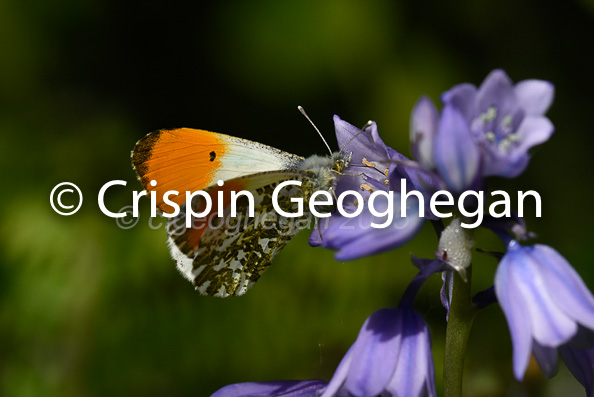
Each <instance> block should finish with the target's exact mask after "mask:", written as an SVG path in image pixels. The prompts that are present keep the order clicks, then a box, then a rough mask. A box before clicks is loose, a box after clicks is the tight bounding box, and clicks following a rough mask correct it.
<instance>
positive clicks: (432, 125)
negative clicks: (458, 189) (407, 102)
mask: <svg viewBox="0 0 594 397" xmlns="http://www.w3.org/2000/svg"><path fill="white" fill-rule="evenodd" d="M438 121H439V116H438V115H437V109H436V108H435V105H434V104H433V102H432V101H431V99H429V98H428V97H426V96H423V97H421V99H419V101H418V102H417V104H416V105H415V107H414V108H413V111H412V114H411V117H410V142H411V151H412V154H413V157H414V158H415V159H416V160H417V161H419V163H421V165H423V167H425V168H426V169H428V170H431V169H433V168H435V164H434V162H433V143H434V139H435V134H436V132H437V123H438Z"/></svg>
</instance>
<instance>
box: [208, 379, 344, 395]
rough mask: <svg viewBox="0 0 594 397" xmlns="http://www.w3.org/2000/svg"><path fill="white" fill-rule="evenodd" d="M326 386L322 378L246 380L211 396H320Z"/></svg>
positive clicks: (228, 386)
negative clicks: (274, 380) (273, 380)
mask: <svg viewBox="0 0 594 397" xmlns="http://www.w3.org/2000/svg"><path fill="white" fill-rule="evenodd" d="M325 387H326V382H324V381H321V380H304V381H277V382H246V383H235V384H232V385H227V386H225V387H223V388H222V389H219V390H217V391H216V392H215V393H214V394H212V395H211V397H318V396H319V395H320V393H321V392H322V391H323V390H324V388H325ZM337 397H347V396H346V395H343V396H341V395H337Z"/></svg>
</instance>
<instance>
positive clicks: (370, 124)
mask: <svg viewBox="0 0 594 397" xmlns="http://www.w3.org/2000/svg"><path fill="white" fill-rule="evenodd" d="M372 125H373V121H371V120H369V121H368V122H367V123H365V125H364V126H363V128H361V129H360V130H359V132H357V133H356V134H355V135H354V136H353V137H352V138H351V139H349V140H348V141H347V143H345V144H344V145H342V147H341V148H340V152H339V153H342V151H343V150H344V148H345V147H347V146H348V144H349V143H351V142H352V141H353V139H355V138H356V137H358V136H359V135H360V134H361V133H362V132H363V131H365V128H367V127H371V126H372Z"/></svg>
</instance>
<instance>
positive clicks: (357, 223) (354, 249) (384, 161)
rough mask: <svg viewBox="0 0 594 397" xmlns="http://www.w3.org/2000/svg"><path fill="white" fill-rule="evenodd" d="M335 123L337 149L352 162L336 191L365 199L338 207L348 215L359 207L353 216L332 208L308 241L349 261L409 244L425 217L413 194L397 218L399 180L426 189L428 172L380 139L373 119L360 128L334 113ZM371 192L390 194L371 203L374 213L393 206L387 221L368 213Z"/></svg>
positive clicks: (430, 181) (339, 258) (416, 188)
mask: <svg viewBox="0 0 594 397" xmlns="http://www.w3.org/2000/svg"><path fill="white" fill-rule="evenodd" d="M334 125H335V128H336V137H337V140H338V144H339V147H340V148H341V149H342V150H344V151H346V152H349V153H352V158H351V165H350V166H349V167H348V168H347V170H345V172H344V175H342V176H341V177H340V178H339V180H338V184H337V186H336V189H335V190H336V194H337V196H340V195H341V194H342V193H343V192H345V191H357V192H359V193H360V194H361V196H362V198H363V201H364V202H363V203H358V202H355V199H354V198H350V200H345V201H344V202H343V207H344V209H345V210H346V211H347V212H349V213H354V212H355V210H356V208H357V206H358V205H363V207H364V208H363V212H362V213H361V214H360V215H359V216H357V217H356V218H347V217H344V216H342V215H341V214H340V213H339V212H338V211H334V212H333V214H332V216H331V217H329V218H323V219H319V220H318V226H317V227H316V228H315V229H314V230H313V232H312V233H311V235H310V240H309V242H310V244H311V245H312V246H322V247H325V248H330V249H334V250H336V251H337V253H336V259H338V260H349V259H355V258H360V257H363V256H366V255H371V254H375V253H379V252H383V251H387V250H389V249H392V248H395V247H397V246H400V245H402V244H404V243H406V242H408V241H409V240H410V239H411V238H412V237H414V236H415V235H416V233H417V232H418V231H419V230H420V228H421V226H422V225H423V223H424V218H423V217H420V216H419V211H418V208H417V207H418V201H417V200H416V198H414V197H413V198H411V199H410V200H409V201H408V202H410V203H411V204H410V205H411V207H410V208H407V214H406V215H407V216H406V218H403V217H401V216H400V209H399V208H400V195H399V194H398V191H399V190H400V183H401V182H400V181H401V179H405V180H406V183H407V189H408V190H413V189H415V190H420V189H430V188H431V186H432V184H433V183H434V181H433V180H432V178H431V176H430V175H425V174H427V173H426V172H425V171H423V170H422V169H421V168H419V167H418V166H411V164H413V162H411V161H410V160H408V159H407V158H406V157H404V156H403V155H402V154H400V153H398V152H396V151H395V150H394V149H392V148H390V147H388V146H387V145H386V144H385V143H384V142H383V141H382V139H381V138H380V136H379V134H378V131H377V125H376V124H375V123H372V124H371V125H370V126H368V127H366V128H365V129H364V130H363V131H361V130H360V129H359V128H357V127H355V126H353V125H351V124H349V123H347V122H346V121H343V120H341V119H340V118H339V117H338V116H334ZM413 182H415V183H416V186H415V185H414V184H413ZM373 191H383V192H386V193H387V192H389V191H391V192H392V194H393V196H392V201H391V202H390V201H389V199H388V198H387V197H384V196H379V197H378V198H377V199H376V200H375V203H374V207H375V209H376V211H377V212H379V213H383V212H384V211H386V210H387V209H388V208H389V206H392V208H393V209H394V217H393V219H392V221H391V222H390V220H389V219H388V217H387V216H376V215H374V214H373V213H372V212H371V211H370V209H369V206H368V205H367V204H368V199H369V197H370V195H371V193H372V192H373ZM426 201H427V202H428V200H426ZM415 204H417V206H416V207H415ZM386 222H388V223H386ZM372 223H374V224H376V225H383V224H384V223H386V224H387V225H388V226H387V227H382V228H375V227H372V226H371V224H372Z"/></svg>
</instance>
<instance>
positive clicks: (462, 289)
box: [443, 266, 477, 397]
mask: <svg viewBox="0 0 594 397" xmlns="http://www.w3.org/2000/svg"><path fill="white" fill-rule="evenodd" d="M453 273H454V275H453V286H452V298H451V303H450V312H449V318H448V325H447V328H446V341H445V354H444V366H443V390H444V396H445V397H461V396H462V380H463V374H464V356H465V354H466V345H467V342H468V335H469V334H470V329H471V327H472V322H473V320H474V317H475V315H476V312H477V310H476V307H475V306H474V304H473V303H472V296H471V294H470V280H471V276H472V266H469V267H468V268H467V269H466V277H467V281H466V282H464V280H462V277H461V276H460V275H459V274H458V272H453Z"/></svg>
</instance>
